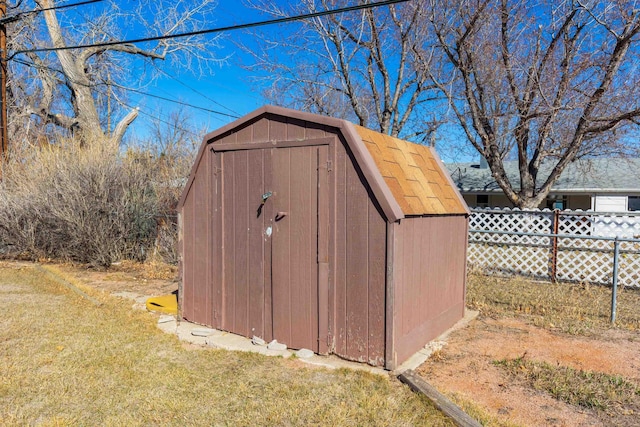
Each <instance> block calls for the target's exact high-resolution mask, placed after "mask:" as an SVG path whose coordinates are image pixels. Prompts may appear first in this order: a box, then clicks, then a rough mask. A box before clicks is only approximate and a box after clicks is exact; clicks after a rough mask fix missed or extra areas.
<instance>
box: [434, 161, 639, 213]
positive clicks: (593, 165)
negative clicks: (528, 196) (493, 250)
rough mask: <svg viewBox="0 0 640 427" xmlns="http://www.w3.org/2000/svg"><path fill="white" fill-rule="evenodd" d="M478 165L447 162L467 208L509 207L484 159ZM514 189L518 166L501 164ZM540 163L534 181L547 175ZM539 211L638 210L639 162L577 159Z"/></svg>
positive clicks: (570, 165)
mask: <svg viewBox="0 0 640 427" xmlns="http://www.w3.org/2000/svg"><path fill="white" fill-rule="evenodd" d="M482 160H483V161H481V162H480V163H449V164H447V165H446V167H447V169H448V170H449V173H450V174H451V178H452V179H453V181H454V182H455V183H456V185H457V186H458V190H459V191H460V193H462V196H463V197H464V200H465V201H466V202H467V205H469V207H472V208H473V207H513V204H512V203H511V202H510V201H509V200H508V199H507V197H506V196H505V195H504V193H503V191H502V189H501V188H500V187H499V186H498V184H497V183H496V182H495V180H494V179H493V177H492V176H491V170H490V169H489V167H488V166H487V163H486V161H484V158H483V159H482ZM504 167H505V171H506V172H507V176H508V177H509V180H511V182H512V183H514V185H515V187H516V188H515V189H516V191H517V190H518V187H517V185H518V183H519V182H520V177H519V172H518V163H517V162H516V161H507V162H505V163H504ZM550 172H551V167H545V165H544V164H543V165H542V167H541V168H540V172H539V173H538V182H539V183H542V182H544V180H545V179H546V178H547V177H548V176H549V173H550ZM538 207H539V208H540V209H544V208H548V209H561V210H563V209H571V210H576V209H581V210H589V209H590V210H594V211H598V212H629V211H640V159H638V158H634V159H581V160H576V161H574V162H573V163H571V164H569V166H567V168H566V169H565V170H564V172H563V173H562V175H561V176H560V179H558V181H557V182H556V183H555V184H554V186H553V187H552V188H551V192H550V193H549V195H548V196H547V199H546V201H545V202H543V203H542V204H541V205H540V206H538Z"/></svg>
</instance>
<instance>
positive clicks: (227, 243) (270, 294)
mask: <svg viewBox="0 0 640 427" xmlns="http://www.w3.org/2000/svg"><path fill="white" fill-rule="evenodd" d="M219 154H221V155H222V158H221V169H222V174H221V178H222V180H223V182H222V186H221V187H222V191H221V199H222V200H221V202H222V209H221V210H222V212H223V215H222V235H223V242H222V243H223V248H222V253H223V283H224V284H223V289H222V306H221V307H219V309H220V310H221V311H222V313H221V317H222V319H221V320H222V322H221V323H222V324H221V326H222V328H223V329H226V330H228V331H231V332H234V333H237V334H241V335H245V336H254V335H255V336H259V337H262V338H264V339H265V340H267V341H270V340H272V339H277V340H278V341H279V342H281V343H284V344H287V346H289V347H290V348H309V349H312V350H314V351H315V352H323V351H324V348H323V347H324V346H323V345H319V339H320V336H321V335H323V331H325V330H326V322H327V315H326V314H325V311H328V309H327V308H326V301H327V298H328V295H327V292H328V290H327V288H328V284H327V274H326V270H327V264H326V258H327V252H328V243H327V242H328V240H327V237H328V227H327V221H328V204H327V178H326V175H327V173H328V172H327V168H326V164H327V154H328V146H326V145H312V146H299V147H287V148H264V149H245V150H235V151H225V152H223V153H219ZM218 188H220V187H218ZM320 306H323V308H322V309H321V308H320ZM321 310H322V311H321ZM327 314H328V313H327Z"/></svg>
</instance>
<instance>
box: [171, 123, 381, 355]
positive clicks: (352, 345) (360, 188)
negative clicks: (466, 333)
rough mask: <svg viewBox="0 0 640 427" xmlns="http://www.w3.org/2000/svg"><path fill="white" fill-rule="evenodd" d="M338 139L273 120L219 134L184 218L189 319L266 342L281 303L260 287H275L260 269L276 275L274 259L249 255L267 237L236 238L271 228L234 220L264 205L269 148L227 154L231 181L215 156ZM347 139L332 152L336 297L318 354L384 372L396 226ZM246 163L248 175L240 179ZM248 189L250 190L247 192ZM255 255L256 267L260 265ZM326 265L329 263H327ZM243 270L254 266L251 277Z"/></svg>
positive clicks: (329, 131)
mask: <svg viewBox="0 0 640 427" xmlns="http://www.w3.org/2000/svg"><path fill="white" fill-rule="evenodd" d="M338 132H339V131H338V130H337V129H336V128H333V127H330V126H323V125H321V124H318V123H312V122H306V121H303V120H297V119H289V118H286V117H281V116H272V115H270V114H266V115H265V116H264V117H262V118H260V119H258V120H254V121H251V122H248V123H246V124H243V125H241V126H240V127H238V128H235V129H232V130H230V131H228V132H226V133H224V134H222V135H219V136H218V137H216V139H215V140H214V141H211V143H210V144H209V145H208V146H207V147H206V149H205V151H204V153H203V156H202V158H201V161H200V164H199V165H197V166H196V169H195V178H194V180H193V183H192V186H191V188H190V189H189V192H188V193H187V195H186V197H185V199H184V204H183V207H182V212H181V214H182V221H183V235H184V236H183V244H182V248H183V258H184V262H185V263H184V264H183V295H182V297H181V298H182V299H183V304H182V315H183V317H184V318H185V319H187V320H189V321H193V322H196V323H200V324H204V325H209V326H212V327H215V328H219V329H223V330H234V331H236V332H237V333H242V334H244V335H247V336H250V335H252V330H255V332H258V331H259V330H263V331H264V335H263V336H264V337H265V338H266V339H270V338H271V334H270V332H269V331H270V329H271V328H272V325H271V319H270V318H269V316H268V315H267V314H268V313H265V311H264V310H265V309H267V310H268V309H269V305H270V304H271V303H272V301H271V300H270V297H271V294H270V292H268V289H265V291H266V293H265V292H263V291H262V290H260V289H257V288H256V289H254V290H253V291H252V290H251V289H250V288H254V287H255V286H256V285H259V286H258V288H262V287H263V286H268V285H269V284H268V283H267V282H266V281H265V280H266V279H264V280H263V278H262V277H261V275H260V273H259V270H262V269H264V270H269V269H270V268H272V266H271V260H270V259H264V260H261V257H260V254H259V253H255V255H256V256H257V258H255V257H254V256H253V255H252V254H253V252H254V251H246V250H245V249H248V248H250V247H253V246H255V245H257V244H258V239H260V238H261V237H259V236H260V235H258V234H255V235H254V234H253V233H252V232H250V233H240V234H239V235H238V234H237V232H236V231H235V230H240V229H243V228H245V227H246V228H245V229H247V228H248V229H249V230H256V229H263V228H264V227H265V226H266V224H264V223H262V218H256V217H255V215H254V217H253V218H236V217H235V216H234V214H233V206H234V205H237V204H238V203H245V201H246V200H254V199H256V198H258V197H259V194H258V193H259V192H260V190H259V187H261V186H254V185H248V183H249V182H257V181H259V180H264V179H265V176H264V173H263V171H262V170H260V168H257V167H255V166H257V165H258V164H260V161H259V158H258V157H256V156H261V155H264V153H265V150H263V149H260V150H246V149H245V150H242V151H238V152H237V155H236V154H233V155H230V154H231V153H230V152H225V154H224V156H228V157H225V159H227V160H224V161H225V162H226V161H231V159H232V158H233V162H234V167H233V169H234V173H233V174H232V175H231V174H228V171H227V169H225V165H224V164H222V163H221V160H220V159H221V157H223V156H221V155H220V153H213V152H212V151H211V148H214V147H215V146H216V145H222V144H225V145H229V144H246V143H264V142H271V141H296V140H308V139H315V138H323V137H327V136H337V134H338ZM341 138H342V137H341V136H340V137H337V138H335V143H332V144H330V146H329V152H328V159H327V160H329V162H328V165H327V166H328V170H329V179H328V185H329V189H328V205H329V230H328V233H327V234H328V236H329V242H328V247H329V259H328V267H327V271H328V273H326V274H328V283H329V289H328V290H326V292H325V294H328V295H324V296H323V295H322V294H321V295H318V298H319V299H323V298H324V300H325V301H327V303H328V313H318V315H319V316H320V318H321V319H325V320H324V323H325V324H328V330H326V331H323V330H322V328H323V326H322V322H323V320H320V322H319V323H321V325H320V326H319V327H320V331H319V336H320V340H321V341H322V342H320V345H319V346H318V347H317V348H319V351H320V352H322V353H334V354H337V355H339V356H341V357H344V358H346V359H350V360H357V361H362V362H367V363H370V364H373V365H377V366H382V365H384V355H385V274H386V264H385V263H386V227H387V223H386V219H385V218H384V215H383V214H382V211H381V209H380V207H379V206H378V205H377V204H376V202H375V201H374V197H373V195H372V194H371V189H370V188H369V187H368V185H367V184H366V180H365V179H364V178H363V176H362V173H361V171H360V169H359V168H358V166H357V164H356V163H357V162H355V160H354V158H353V156H352V154H351V153H350V152H349V149H348V148H347V147H346V146H345V142H344V140H342V139H341ZM258 153H262V154H258ZM236 162H238V163H237V164H235V163H236ZM242 165H244V166H245V169H246V172H240V170H241V169H242V167H243V166H242ZM251 165H254V167H252V166H251ZM221 183H222V184H221ZM236 187H237V188H236ZM239 189H242V191H239V192H238V190H239ZM219 193H220V194H219ZM254 193H255V194H254ZM218 194H219V195H218ZM238 221H240V222H242V224H239V223H238ZM243 221H250V222H251V224H248V223H247V224H244V222H243ZM256 221H257V222H260V224H256V223H254V222H256ZM251 242H253V243H251ZM243 248H244V249H243ZM231 252H233V255H232V254H231ZM245 254H247V256H245ZM251 257H253V258H255V259H252V260H250V259H249V258H251ZM245 258H246V259H245ZM230 260H233V262H229V261H230ZM261 261H262V263H261ZM323 261H326V260H321V261H319V262H323ZM243 263H246V264H247V268H244V269H243V267H242V264H243ZM265 274H267V272H266V271H265ZM249 278H252V279H251V280H249ZM230 281H233V283H234V285H233V286H230V283H231V282H230ZM249 282H251V283H252V284H250V283H249ZM321 292H322V290H321ZM262 301H264V305H263V303H262ZM263 328H264V329H263Z"/></svg>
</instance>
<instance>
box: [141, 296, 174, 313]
mask: <svg viewBox="0 0 640 427" xmlns="http://www.w3.org/2000/svg"><path fill="white" fill-rule="evenodd" d="M146 306H147V310H149V311H157V312H160V313H166V314H178V297H177V295H176V294H169V295H162V296H159V297H151V298H149V299H147V303H146Z"/></svg>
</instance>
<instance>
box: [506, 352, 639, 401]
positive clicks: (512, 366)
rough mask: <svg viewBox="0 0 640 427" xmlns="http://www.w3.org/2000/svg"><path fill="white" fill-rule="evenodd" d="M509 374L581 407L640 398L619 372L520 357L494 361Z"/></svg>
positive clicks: (637, 391) (637, 388)
mask: <svg viewBox="0 0 640 427" xmlns="http://www.w3.org/2000/svg"><path fill="white" fill-rule="evenodd" d="M494 364H495V365H496V366H499V367H501V368H503V369H505V370H506V372H508V373H509V375H510V376H511V377H514V378H517V379H521V380H524V381H526V382H527V383H528V384H529V385H530V386H531V387H533V388H535V389H536V390H542V391H545V392H547V393H549V394H551V395H552V396H553V397H554V398H556V399H558V400H561V401H563V402H567V403H570V404H572V405H578V406H581V407H584V408H590V409H597V410H607V409H608V408H610V407H611V406H613V405H620V404H622V405H627V404H631V403H636V402H638V401H640V388H639V387H638V386H637V385H635V384H633V383H631V382H629V381H627V380H625V379H624V378H623V377H621V376H619V375H609V374H604V373H600V372H593V371H584V370H578V369H573V368H570V367H567V366H560V365H555V366H554V365H551V364H549V363H546V362H538V361H532V360H526V359H525V358H524V357H519V358H516V359H503V360H499V361H496V362H494Z"/></svg>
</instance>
